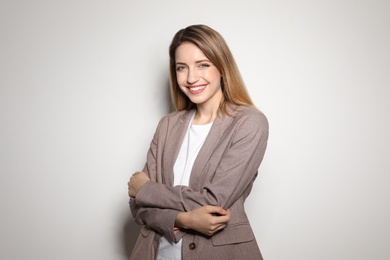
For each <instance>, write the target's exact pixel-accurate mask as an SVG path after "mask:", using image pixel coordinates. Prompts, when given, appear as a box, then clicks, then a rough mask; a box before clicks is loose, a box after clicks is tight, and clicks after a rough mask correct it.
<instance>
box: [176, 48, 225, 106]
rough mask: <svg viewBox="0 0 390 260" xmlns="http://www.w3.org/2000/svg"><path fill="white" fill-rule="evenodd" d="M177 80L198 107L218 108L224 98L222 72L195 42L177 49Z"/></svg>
mask: <svg viewBox="0 0 390 260" xmlns="http://www.w3.org/2000/svg"><path fill="white" fill-rule="evenodd" d="M175 56H176V80H177V83H178V85H179V87H180V89H181V90H182V91H183V93H184V94H185V95H186V96H187V97H188V98H189V99H190V100H191V101H192V102H193V103H194V104H196V105H197V106H198V107H199V106H206V107H211V108H213V109H218V107H219V104H220V102H221V100H222V98H223V93H222V89H221V73H220V72H219V70H218V69H217V67H215V65H214V64H213V63H212V62H211V61H210V60H209V59H208V58H207V57H206V56H205V55H204V53H203V52H202V51H201V50H200V49H199V48H198V47H197V46H196V45H195V44H193V43H190V42H184V43H182V44H181V45H180V46H179V47H178V48H177V49H176V55H175Z"/></svg>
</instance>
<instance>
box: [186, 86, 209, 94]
mask: <svg viewBox="0 0 390 260" xmlns="http://www.w3.org/2000/svg"><path fill="white" fill-rule="evenodd" d="M206 86H207V85H197V86H189V87H187V88H188V91H189V92H190V93H191V94H193V95H196V94H200V93H202V92H203V90H204V89H205V88H206Z"/></svg>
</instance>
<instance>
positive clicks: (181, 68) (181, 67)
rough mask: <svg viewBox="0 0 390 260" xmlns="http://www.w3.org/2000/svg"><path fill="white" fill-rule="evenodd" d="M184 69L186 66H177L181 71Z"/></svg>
mask: <svg viewBox="0 0 390 260" xmlns="http://www.w3.org/2000/svg"><path fill="white" fill-rule="evenodd" d="M184 69H185V67H184V66H177V67H176V70H177V71H181V70H184Z"/></svg>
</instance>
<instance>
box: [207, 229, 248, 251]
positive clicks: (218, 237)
mask: <svg viewBox="0 0 390 260" xmlns="http://www.w3.org/2000/svg"><path fill="white" fill-rule="evenodd" d="M254 238H255V236H254V234H253V231H252V228H251V226H250V225H249V224H239V225H234V226H229V227H226V228H225V229H224V230H222V231H221V232H219V233H217V234H215V235H213V236H212V237H211V241H212V243H213V245H214V246H222V245H230V244H239V243H244V242H249V241H252V240H253V239H254Z"/></svg>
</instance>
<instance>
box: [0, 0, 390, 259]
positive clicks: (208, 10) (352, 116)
mask: <svg viewBox="0 0 390 260" xmlns="http://www.w3.org/2000/svg"><path fill="white" fill-rule="evenodd" d="M389 3H390V2H389V1H380V0H375V1H373V0H367V1H347V0H342V1H335V0H331V1H329V0H326V1H325V0H323V1H309V0H307V1H304V0H301V1H288V0H280V1H226V0H223V1H203V0H198V1H176V0H169V1H157V0H155V1H118V0H114V1H113V0H110V1H109V0H107V1H102V0H98V1H92V0H88V1H86V0H84V1H76V0H74V1H70V0H69V1H49V0H41V1H27V0H25V1H20V0H12V1H11V0H9V1H7V0H1V1H0V33H1V34H0V37H1V41H0V86H1V88H0V122H1V128H0V210H1V218H0V220H1V221H0V259H4V260H19V259H32V260H42V259H67V260H68V259H77V260H84V259H94V260H107V259H110V260H122V259H127V258H128V255H129V252H130V250H131V248H132V246H133V243H134V237H135V236H136V232H137V229H136V227H135V225H134V223H133V222H132V220H131V217H130V213H129V209H128V197H127V180H128V178H129V176H130V174H131V173H132V172H134V171H136V170H140V169H141V168H142V166H143V164H144V162H145V156H146V152H147V149H148V146H149V143H150V140H151V138H152V135H153V133H154V130H155V127H156V124H157V123H158V120H159V119H160V117H162V116H163V115H164V114H166V113H168V111H169V98H168V97H169V94H168V90H167V86H168V52H167V48H168V45H169V42H170V40H171V38H172V37H173V35H174V33H175V32H176V31H177V30H179V29H181V28H183V27H185V26H187V25H190V24H195V23H204V24H208V25H210V26H212V27H213V28H215V29H216V30H218V31H219V32H220V33H221V34H222V35H223V36H224V37H225V39H226V40H227V42H228V44H229V45H230V47H231V50H232V52H233V54H234V55H235V57H236V60H237V63H238V65H239V68H240V70H241V72H242V75H243V77H244V80H245V82H246V84H247V86H248V90H249V92H250V94H251V95H252V97H253V100H254V101H255V103H256V105H257V106H258V107H259V108H260V109H261V110H262V111H263V112H264V113H265V114H266V115H267V116H268V118H269V122H270V139H269V148H268V151H267V153H266V156H265V159H264V162H263V164H262V166H261V168H260V175H259V178H258V179H257V182H256V184H255V186H254V190H253V192H252V194H251V196H250V198H249V199H248V201H247V204H246V209H247V212H248V214H249V217H250V220H251V222H252V225H253V228H254V231H255V234H256V238H257V240H258V242H259V245H260V247H261V250H262V252H263V254H264V257H265V259H267V260H285V259H289V260H293V259H297V260H325V259H326V260H328V259H333V260H352V259H353V260H360V259H361V260H367V259H370V260H371V259H373V260H386V259H390V252H389V246H390V242H389V241H390V237H389V236H390V235H389V234H390V227H389V223H388V222H389V219H390V213H389V212H390V210H389V196H390V192H389V181H390V177H389V173H390V163H389V155H390V148H389V147H390V138H389V133H390V123H389V121H390V102H389V97H390V83H389V82H390V51H389V50H390V47H389V46H390V30H389V25H390V15H389V12H390V4H389Z"/></svg>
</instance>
